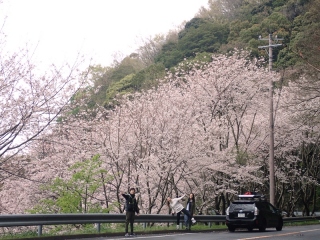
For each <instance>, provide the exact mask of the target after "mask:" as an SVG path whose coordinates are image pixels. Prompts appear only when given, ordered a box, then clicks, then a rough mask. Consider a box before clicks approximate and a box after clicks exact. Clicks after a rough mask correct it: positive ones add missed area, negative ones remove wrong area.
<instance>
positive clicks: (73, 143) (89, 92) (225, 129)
mask: <svg viewBox="0 0 320 240" xmlns="http://www.w3.org/2000/svg"><path fill="white" fill-rule="evenodd" d="M319 11H320V0H314V1H311V0H309V1H308V0H276V1H266V0H215V1H214V0H209V8H208V9H205V8H203V9H200V10H199V12H198V14H197V15H196V16H195V17H194V18H193V19H190V21H188V22H186V24H185V25H184V27H182V28H181V29H176V30H170V31H169V30H168V31H169V33H168V34H167V35H166V36H163V35H159V36H156V37H154V38H153V39H148V40H145V44H144V45H142V46H141V47H140V48H139V49H138V50H137V52H136V53H132V54H130V55H129V56H127V57H125V58H124V59H123V60H121V61H119V62H116V61H115V62H114V64H113V65H112V66H100V65H96V66H91V67H90V68H89V69H88V70H87V71H85V72H84V73H82V74H81V76H80V77H79V79H81V80H82V81H85V82H86V83H90V84H87V85H86V86H83V85H81V86H80V87H79V91H77V93H76V94H74V95H72V97H71V101H70V102H69V103H68V104H66V103H65V101H66V100H65V99H67V97H64V100H65V101H64V102H59V101H58V100H57V102H54V104H52V105H50V104H49V103H48V102H46V101H45V100H47V96H49V97H50V96H51V95H49V93H47V92H46V91H44V90H43V89H42V88H41V89H39V91H37V92H35V91H33V87H35V86H34V82H32V81H31V80H30V81H26V83H27V85H28V84H29V85H28V86H30V90H28V91H26V90H25V89H22V90H21V89H20V90H21V97H20V98H22V97H23V96H25V95H27V96H29V93H34V95H32V96H33V97H31V96H30V99H31V100H30V102H32V103H34V102H35V100H34V99H35V98H36V97H39V96H40V98H39V99H40V100H39V106H38V105H37V107H34V108H33V107H30V108H27V105H26V104H25V105H22V104H20V105H19V104H17V102H14V101H11V97H12V94H10V91H9V93H8V91H6V88H5V87H6V86H7V84H4V85H3V86H2V87H1V88H0V91H1V96H8V99H10V101H7V102H8V103H11V105H8V104H6V105H2V107H5V106H6V108H3V109H4V110H2V109H0V114H1V116H5V114H6V113H7V112H10V111H13V110H14V114H15V115H19V114H21V113H23V114H24V115H23V116H26V118H24V119H22V120H21V122H19V121H17V122H16V125H12V123H9V122H10V121H8V122H7V125H5V127H7V126H8V127H7V128H5V127H4V129H6V131H3V133H2V132H1V134H2V135H0V147H1V149H4V150H3V152H1V154H2V155H0V159H1V166H0V167H1V170H2V172H1V175H0V176H1V185H0V187H1V191H0V197H1V199H2V201H1V203H0V211H1V213H26V212H32V213H69V212H107V213H108V212H116V213H121V212H123V205H122V199H121V198H120V196H119V194H120V193H121V192H124V191H127V189H128V188H129V187H135V188H136V190H137V196H138V200H139V206H140V208H141V213H167V212H168V208H167V207H166V201H165V200H166V198H167V197H168V196H176V195H181V194H182V193H190V192H193V193H194V194H195V196H196V205H197V208H198V210H199V211H202V212H203V213H207V212H209V211H210V210H212V209H215V210H216V211H217V212H219V213H221V214H225V210H226V207H227V206H228V204H229V203H230V201H231V200H232V199H233V197H234V196H235V195H236V194H239V193H243V192H245V191H248V190H259V191H260V192H261V193H264V194H266V195H268V193H269V179H268V178H269V174H268V166H269V162H268V161H269V160H268V159H269V103H270V98H269V95H268V94H269V93H268V89H269V86H268V82H269V80H270V79H273V81H274V83H275V88H274V106H275V108H274V119H275V144H274V146H275V153H274V154H275V178H276V179H275V180H276V206H277V207H279V208H281V209H283V210H285V211H286V212H287V213H288V215H293V214H294V211H297V210H299V211H303V212H304V214H305V215H310V214H312V213H313V212H315V211H319V210H320V209H319V208H320V206H319V198H320V188H319V183H320V146H319V139H320V124H319V120H320V118H319V104H320V95H319V92H320V91H319V90H320V54H319V52H320V45H319V43H320V26H319V25H320V19H319V18H320V15H319ZM268 34H273V36H276V35H277V36H278V38H283V39H284V40H283V41H281V43H282V44H283V45H282V46H280V47H278V48H275V49H274V59H273V61H274V65H273V70H274V71H272V72H269V71H268V61H264V60H267V59H268V55H267V53H266V52H265V51H264V50H259V48H258V46H260V45H266V44H267V43H266V42H263V41H259V36H260V35H261V36H262V37H268ZM261 58H262V59H261ZM10 66H11V65H10ZM3 68H5V66H3ZM10 69H11V68H10ZM17 69H19V68H17ZM17 69H15V71H9V72H10V73H12V74H13V73H17V74H13V75H12V76H11V75H9V76H11V78H12V81H13V82H14V83H15V81H16V79H19V77H20V76H21V75H22V74H20V75H19V73H20V72H19V71H18V70H17ZM20 71H21V69H20ZM23 73H24V72H23ZM26 73H30V71H26ZM26 73H24V74H23V76H25V75H26V76H29V75H31V74H26ZM57 76H58V77H59V76H60V75H59V74H56V75H54V77H53V78H52V79H56V78H55V77H57ZM70 76H71V75H70ZM45 79H47V78H41V80H43V81H40V83H41V82H44V80H45ZM50 79H51V78H48V82H50V83H51V84H52V85H51V84H49V83H48V84H47V85H46V86H48V89H52V88H54V87H55V86H56V85H57V84H56V83H55V82H54V81H50ZM40 83H39V84H40ZM68 83H69V82H68ZM13 85H14V84H13ZM16 85H18V84H16ZM70 85H71V86H73V87H74V85H73V84H72V82H71V80H70ZM59 89H60V88H59ZM61 89H62V87H61ZM12 91H13V90H12ZM26 93H28V94H26ZM59 93H60V92H59ZM6 94H7V95H6ZM56 95H58V94H54V95H53V96H51V97H50V98H54V96H56ZM61 95H62V93H61ZM63 96H65V95H63ZM3 98H4V97H3ZM8 106H9V108H8ZM16 106H24V107H25V108H22V107H20V108H19V107H16ZM44 106H47V107H48V106H50V108H49V107H48V110H47V111H45V110H44V109H46V108H45V107H44ZM52 106H55V107H56V108H57V106H59V107H60V108H59V109H58V110H56V109H55V108H53V107H52ZM11 108H12V109H13V110H12V109H11ZM26 109H27V110H28V111H27V110H26ZM36 110H37V111H36ZM53 112H54V113H55V114H54V117H51V116H53ZM33 113H36V116H37V117H39V116H40V117H41V120H42V121H40V120H38V122H37V121H36V120H37V118H35V119H36V120H35V119H33V118H32V119H31V123H30V125H27V129H26V130H25V133H30V132H32V131H31V130H32V129H36V128H37V127H39V129H40V130H39V131H38V132H37V133H36V134H34V135H32V138H27V140H26V143H27V148H26V149H23V150H21V149H20V147H21V146H18V147H16V148H15V149H9V150H10V151H12V150H16V149H17V151H15V152H14V153H12V154H11V155H10V154H9V153H11V152H10V151H9V150H8V151H7V152H5V150H7V149H6V146H11V145H10V144H11V138H10V137H11V136H12V135H14V134H17V135H18V134H19V132H20V129H18V127H19V126H20V125H19V124H23V125H25V124H26V122H28V121H29V119H28V116H30V115H32V114H33ZM48 116H49V117H48ZM57 116H58V118H56V117H57ZM53 119H54V120H56V119H57V121H53ZM43 120H48V124H47V125H46V126H45V127H44V126H42V128H40V127H41V125H40V124H39V123H42V122H43ZM3 122H4V121H3ZM11 122H12V121H11ZM37 124H38V125H37ZM16 129H18V130H17V132H15V131H16ZM7 136H8V137H7ZM27 136H28V135H27ZM3 139H4V140H6V139H8V143H7V142H5V141H4V140H3ZM1 141H2V142H4V143H3V144H2V142H1Z"/></svg>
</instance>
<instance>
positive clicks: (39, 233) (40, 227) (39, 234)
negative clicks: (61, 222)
mask: <svg viewBox="0 0 320 240" xmlns="http://www.w3.org/2000/svg"><path fill="white" fill-rule="evenodd" d="M41 235H42V225H39V226H38V236H41Z"/></svg>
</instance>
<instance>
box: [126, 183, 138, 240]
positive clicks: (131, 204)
mask: <svg viewBox="0 0 320 240" xmlns="http://www.w3.org/2000/svg"><path fill="white" fill-rule="evenodd" d="M135 193H136V191H135V189H134V188H130V190H129V194H126V193H122V196H123V197H124V198H125V199H126V205H125V210H126V234H125V236H126V237H129V236H133V235H134V233H133V222H134V217H135V213H137V216H139V208H138V203H137V199H136V198H135ZM129 223H130V230H131V234H130V235H129V232H128V226H129Z"/></svg>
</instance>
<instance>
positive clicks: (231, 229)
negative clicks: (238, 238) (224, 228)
mask: <svg viewBox="0 0 320 240" xmlns="http://www.w3.org/2000/svg"><path fill="white" fill-rule="evenodd" d="M228 229H229V232H234V231H235V230H236V228H235V227H234V226H228Z"/></svg>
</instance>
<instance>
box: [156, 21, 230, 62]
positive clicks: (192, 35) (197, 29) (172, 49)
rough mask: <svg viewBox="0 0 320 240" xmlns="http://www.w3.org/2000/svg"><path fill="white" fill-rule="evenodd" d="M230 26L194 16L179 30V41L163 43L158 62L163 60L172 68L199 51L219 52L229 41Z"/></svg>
mask: <svg viewBox="0 0 320 240" xmlns="http://www.w3.org/2000/svg"><path fill="white" fill-rule="evenodd" d="M228 34H229V28H228V26H227V25H226V24H223V23H219V22H211V21H209V20H205V19H201V18H193V19H192V20H190V21H189V22H187V23H186V25H185V28H184V29H183V30H182V31H181V32H179V34H178V35H179V39H178V42H177V43H173V42H169V43H167V44H165V45H163V48H162V51H161V53H160V54H159V55H158V56H157V58H156V62H162V63H163V64H164V66H165V67H166V68H172V67H174V66H176V65H177V64H178V63H179V62H182V61H183V60H184V59H185V58H194V57H195V56H196V54H197V53H202V52H212V53H213V52H217V51H218V50H219V48H220V46H221V45H222V44H223V43H226V42H227V38H228Z"/></svg>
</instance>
